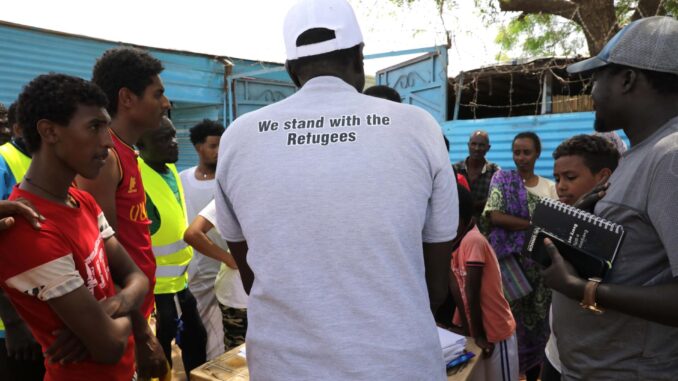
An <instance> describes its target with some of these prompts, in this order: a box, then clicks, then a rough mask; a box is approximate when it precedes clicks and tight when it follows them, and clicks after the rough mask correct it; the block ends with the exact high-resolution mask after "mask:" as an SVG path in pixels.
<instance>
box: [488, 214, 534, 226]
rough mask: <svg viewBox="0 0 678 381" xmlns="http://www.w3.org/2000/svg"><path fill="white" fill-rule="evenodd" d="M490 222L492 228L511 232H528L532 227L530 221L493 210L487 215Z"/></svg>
mask: <svg viewBox="0 0 678 381" xmlns="http://www.w3.org/2000/svg"><path fill="white" fill-rule="evenodd" d="M487 217H488V220H489V221H490V224H491V225H492V226H496V227H500V228H504V229H506V230H510V231H519V230H527V229H528V228H529V227H530V221H529V220H526V219H523V218H520V217H516V216H512V215H510V214H506V213H502V212H500V211H497V210H493V211H491V212H488V213H487Z"/></svg>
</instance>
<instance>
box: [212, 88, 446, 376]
mask: <svg viewBox="0 0 678 381" xmlns="http://www.w3.org/2000/svg"><path fill="white" fill-rule="evenodd" d="M215 198H216V201H217V213H218V225H219V229H220V231H221V233H222V235H223V237H224V238H225V239H226V240H227V241H243V240H246V241H247V244H248V246H249V252H248V254H247V261H248V263H249V265H250V267H251V268H252V270H253V271H254V274H255V281H254V285H253V287H252V290H251V293H250V296H249V304H248V324H249V327H248V331H247V360H248V364H249V368H250V374H251V375H252V379H256V380H271V379H281V378H284V379H290V380H381V379H384V380H386V379H388V380H403V381H411V380H427V381H428V380H443V379H445V371H444V365H443V360H442V353H441V348H440V342H439V340H438V335H437V333H436V327H435V323H434V320H433V317H432V314H431V311H430V307H429V300H428V292H427V287H426V281H425V277H424V260H423V249H422V242H445V241H449V240H452V239H453V238H454V237H455V235H456V229H457V219H458V202H457V194H456V182H455V179H454V174H453V172H452V167H451V165H450V163H449V158H448V155H447V152H446V151H445V145H444V142H443V137H442V133H441V129H440V126H438V124H437V123H436V122H435V120H434V119H433V118H432V117H431V116H430V115H429V114H428V113H426V112H425V111H423V110H422V109H420V108H417V107H413V106H410V105H402V104H398V103H394V102H391V101H386V100H383V99H378V98H373V97H369V96H365V95H362V94H360V93H358V92H357V91H356V90H355V89H354V88H353V87H351V86H349V85H348V84H346V83H345V82H343V81H342V80H340V79H339V78H336V77H318V78H314V79H312V80H311V81H309V82H308V83H306V84H305V85H304V86H303V88H302V89H300V90H299V91H298V92H297V93H296V94H295V95H293V96H291V97H289V98H287V99H285V100H283V101H280V102H278V103H275V104H273V105H271V106H268V107H265V108H263V109H261V110H259V111H255V112H252V113H249V114H246V115H244V116H242V117H240V118H238V119H237V120H236V121H235V122H234V123H233V124H232V125H231V126H230V127H229V128H228V129H227V130H226V133H225V134H224V136H223V137H222V139H221V146H220V149H219V165H218V168H217V191H216V194H215Z"/></svg>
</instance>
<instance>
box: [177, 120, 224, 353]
mask: <svg viewBox="0 0 678 381" xmlns="http://www.w3.org/2000/svg"><path fill="white" fill-rule="evenodd" d="M189 132H190V139H191V144H193V147H194V148H195V152H197V154H198V159H199V162H198V165H197V166H195V167H192V168H188V169H186V170H183V171H181V173H179V177H180V178H181V185H182V186H183V187H184V197H185V201H186V215H187V217H188V222H189V223H190V222H191V221H193V220H195V218H196V217H197V216H198V213H200V211H201V210H203V209H204V208H205V207H206V206H207V204H209V203H210V201H212V200H214V182H215V180H214V172H215V171H216V169H217V154H218V153H219V139H221V134H223V133H224V126H222V125H221V124H219V123H218V122H216V121H213V120H209V119H204V120H203V121H201V122H200V123H198V124H196V125H195V126H193V127H192V128H191V129H190V131H189ZM208 235H212V236H213V237H210V238H211V239H212V240H218V238H219V237H218V233H217V232H216V231H213V232H210V233H208ZM220 265H221V262H220V261H218V260H216V259H213V258H210V257H208V256H206V255H204V254H203V253H200V252H198V251H197V250H193V259H192V260H191V264H190V265H189V267H188V288H189V289H190V290H191V293H192V294H193V296H195V300H196V301H197V303H198V312H200V318H201V319H202V323H203V325H204V326H205V329H206V330H207V359H208V360H211V359H212V358H214V357H216V356H218V355H220V354H222V353H224V330H223V328H222V314H221V310H220V308H219V302H218V301H217V296H216V293H215V288H216V287H218V286H220V285H221V284H219V285H217V284H215V280H216V279H217V274H218V273H219V267H220ZM217 292H218V291H217Z"/></svg>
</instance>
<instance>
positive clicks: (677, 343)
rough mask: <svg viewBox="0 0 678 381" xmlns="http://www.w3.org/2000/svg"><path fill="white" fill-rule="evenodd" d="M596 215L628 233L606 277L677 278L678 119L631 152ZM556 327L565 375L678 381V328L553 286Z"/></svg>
mask: <svg viewBox="0 0 678 381" xmlns="http://www.w3.org/2000/svg"><path fill="white" fill-rule="evenodd" d="M610 183H611V185H610V188H609V190H608V192H607V195H606V196H605V198H603V199H602V200H601V201H600V202H598V205H597V206H596V214H597V215H599V216H602V217H604V218H606V219H609V220H611V221H614V222H617V223H620V224H622V225H623V226H624V229H625V231H626V237H625V239H624V243H623V244H622V247H621V251H620V252H619V254H618V256H617V258H616V259H615V262H614V264H613V267H612V270H611V271H610V273H609V274H608V276H607V277H606V279H604V282H606V283H612V284H624V285H633V286H650V285H657V284H662V283H666V282H669V281H671V280H673V279H675V278H676V277H678V234H677V231H676V226H678V202H677V200H676V195H678V118H674V119H673V120H671V121H670V122H669V123H668V124H667V125H666V126H664V127H662V128H661V129H660V130H659V131H657V132H655V133H654V134H653V135H652V136H650V137H648V138H647V139H646V140H645V141H643V142H642V143H640V144H638V145H636V146H634V147H633V148H631V149H630V150H629V151H627V152H626V153H625V154H624V155H623V158H622V160H621V162H620V163H619V167H618V168H617V170H616V171H615V172H614V174H613V175H612V177H611V178H610ZM676 297H677V298H678V296H676ZM553 329H554V332H555V334H556V336H557V337H558V351H559V352H560V359H561V361H562V365H563V373H564V379H565V380H579V379H582V380H676V379H678V328H675V327H668V326H666V325H661V324H657V323H652V322H649V321H647V320H643V319H638V318H635V317H632V316H629V315H626V314H623V313H619V312H616V311H612V310H606V311H605V313H603V314H602V315H596V314H593V313H591V312H589V311H586V310H584V309H582V308H581V307H580V306H579V301H577V300H572V299H569V298H567V297H565V296H564V295H562V294H559V293H556V292H554V293H553Z"/></svg>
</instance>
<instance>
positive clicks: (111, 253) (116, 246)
mask: <svg viewBox="0 0 678 381" xmlns="http://www.w3.org/2000/svg"><path fill="white" fill-rule="evenodd" d="M106 256H107V257H108V266H109V267H110V269H111V275H112V276H113V281H114V282H115V284H116V285H118V286H119V287H121V290H120V291H119V292H118V294H117V295H115V296H114V297H112V298H109V302H108V303H107V311H108V312H109V315H110V316H112V317H119V316H125V315H129V314H131V313H134V312H136V311H139V307H140V306H141V303H142V302H143V300H144V296H146V293H147V292H148V278H146V275H144V273H143V272H141V270H139V268H138V267H137V265H136V264H135V263H134V261H132V258H130V256H129V254H127V251H126V250H125V248H124V247H123V246H122V245H121V244H120V242H118V240H117V239H116V238H115V236H112V237H110V238H108V239H107V240H106Z"/></svg>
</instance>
